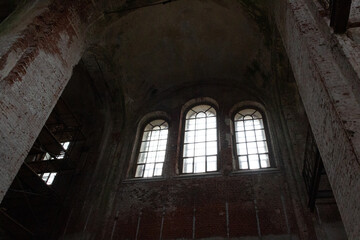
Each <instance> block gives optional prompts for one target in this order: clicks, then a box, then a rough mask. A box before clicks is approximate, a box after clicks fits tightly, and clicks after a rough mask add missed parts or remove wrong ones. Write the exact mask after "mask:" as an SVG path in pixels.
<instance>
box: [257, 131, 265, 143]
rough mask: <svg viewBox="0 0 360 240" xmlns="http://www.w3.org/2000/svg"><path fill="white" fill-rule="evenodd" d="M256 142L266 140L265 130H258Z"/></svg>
mask: <svg viewBox="0 0 360 240" xmlns="http://www.w3.org/2000/svg"><path fill="white" fill-rule="evenodd" d="M256 140H257V141H263V140H266V137H265V131H264V130H256Z"/></svg>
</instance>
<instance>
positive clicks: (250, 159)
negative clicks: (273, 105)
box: [234, 109, 270, 169]
mask: <svg viewBox="0 0 360 240" xmlns="http://www.w3.org/2000/svg"><path fill="white" fill-rule="evenodd" d="M234 121H235V123H234V124H235V138H236V148H237V155H238V161H239V169H259V168H267V167H270V161H269V156H268V154H267V153H268V145H267V142H266V135H265V129H264V123H263V119H262V116H261V113H260V112H259V111H256V110H254V109H244V110H241V111H240V112H238V113H237V114H236V115H235V117H234Z"/></svg>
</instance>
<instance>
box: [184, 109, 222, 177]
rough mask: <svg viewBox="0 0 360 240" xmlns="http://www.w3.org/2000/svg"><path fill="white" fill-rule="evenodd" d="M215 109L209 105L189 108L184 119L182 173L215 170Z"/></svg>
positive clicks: (216, 150)
mask: <svg viewBox="0 0 360 240" xmlns="http://www.w3.org/2000/svg"><path fill="white" fill-rule="evenodd" d="M217 152H218V145H217V131H216V111H215V109H214V108H213V107H212V106H209V105H198V106H195V107H193V108H192V109H190V110H189V111H188V112H187V114H186V119H185V134H184V149H183V165H182V172H183V173H204V172H213V171H217Z"/></svg>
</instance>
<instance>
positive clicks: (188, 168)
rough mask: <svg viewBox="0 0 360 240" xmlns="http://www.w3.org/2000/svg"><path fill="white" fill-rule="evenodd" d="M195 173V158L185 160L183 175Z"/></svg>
mask: <svg viewBox="0 0 360 240" xmlns="http://www.w3.org/2000/svg"><path fill="white" fill-rule="evenodd" d="M192 172H193V158H184V162H183V173H192Z"/></svg>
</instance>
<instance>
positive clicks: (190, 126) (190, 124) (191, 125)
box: [185, 119, 195, 130]
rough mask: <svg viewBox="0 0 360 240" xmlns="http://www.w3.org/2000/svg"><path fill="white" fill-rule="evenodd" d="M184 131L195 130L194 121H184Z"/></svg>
mask: <svg viewBox="0 0 360 240" xmlns="http://www.w3.org/2000/svg"><path fill="white" fill-rule="evenodd" d="M185 125H186V127H185V130H195V119H189V120H186V124H185Z"/></svg>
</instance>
